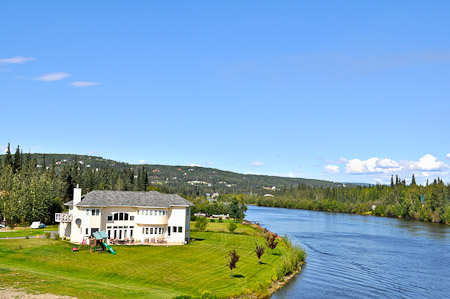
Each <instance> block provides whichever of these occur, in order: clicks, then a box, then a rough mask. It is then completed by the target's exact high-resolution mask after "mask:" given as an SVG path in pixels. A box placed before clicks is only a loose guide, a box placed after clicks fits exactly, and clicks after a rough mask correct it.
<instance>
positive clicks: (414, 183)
mask: <svg viewBox="0 0 450 299" xmlns="http://www.w3.org/2000/svg"><path fill="white" fill-rule="evenodd" d="M415 185H416V177H415V176H414V173H413V175H412V178H411V186H415Z"/></svg>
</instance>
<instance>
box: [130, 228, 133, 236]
mask: <svg viewBox="0 0 450 299" xmlns="http://www.w3.org/2000/svg"><path fill="white" fill-rule="evenodd" d="M130 238H133V230H132V229H130Z"/></svg>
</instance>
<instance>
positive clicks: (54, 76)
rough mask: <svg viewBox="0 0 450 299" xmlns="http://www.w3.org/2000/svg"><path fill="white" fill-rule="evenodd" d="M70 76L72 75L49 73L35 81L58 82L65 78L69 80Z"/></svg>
mask: <svg viewBox="0 0 450 299" xmlns="http://www.w3.org/2000/svg"><path fill="white" fill-rule="evenodd" d="M69 76H70V74H68V73H63V72H56V73H47V74H43V75H42V76H39V77H37V78H34V80H37V81H58V80H62V79H64V78H67V77H69Z"/></svg>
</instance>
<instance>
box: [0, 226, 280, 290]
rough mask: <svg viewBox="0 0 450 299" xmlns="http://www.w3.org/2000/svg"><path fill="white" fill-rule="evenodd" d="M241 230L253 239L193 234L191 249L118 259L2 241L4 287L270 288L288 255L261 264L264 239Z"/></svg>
mask: <svg viewBox="0 0 450 299" xmlns="http://www.w3.org/2000/svg"><path fill="white" fill-rule="evenodd" d="M221 225H222V228H221V227H220V226H221ZM224 225H226V224H218V223H215V224H213V226H214V227H213V226H211V227H210V229H212V230H222V229H224V228H223V226H224ZM238 230H240V231H241V232H242V231H244V230H245V231H247V233H249V232H250V233H253V235H244V234H230V233H219V232H203V233H200V232H194V233H192V234H191V235H192V237H193V238H196V239H199V240H197V241H194V242H192V243H191V244H189V245H186V246H174V247H151V246H115V247H114V248H115V250H116V251H117V255H115V256H114V255H111V254H109V253H102V254H100V253H93V254H89V253H88V252H87V251H86V250H84V251H81V252H79V253H72V252H71V247H72V245H71V244H69V243H65V242H61V241H55V240H49V239H29V240H0V285H5V286H6V285H9V286H11V285H13V286H16V287H24V288H26V289H28V290H33V291H38V292H41V293H55V294H61V295H72V296H76V297H79V298H129V297H138V298H143V297H146V298H150V297H151V298H155V297H159V298H171V297H173V296H176V295H180V294H187V295H200V293H201V292H203V291H205V290H208V291H211V292H214V293H215V294H216V295H218V296H221V297H224V296H229V295H232V294H239V293H241V292H246V291H248V290H249V289H256V288H258V286H259V285H260V284H261V283H262V284H264V285H267V284H268V283H269V281H270V279H271V278H272V277H273V276H274V275H275V271H276V267H277V264H278V262H279V261H280V260H281V259H282V256H283V255H284V254H285V253H286V250H285V248H283V247H280V248H279V249H277V250H276V252H278V253H279V255H270V254H266V255H264V256H263V258H262V261H263V262H264V263H265V264H262V265H258V261H257V258H256V256H255V253H254V244H255V242H262V240H263V239H262V237H261V236H259V235H258V234H257V233H256V232H255V231H254V230H253V229H252V228H243V227H242V226H241V225H240V227H239V229H238ZM19 244H20V245H21V246H22V247H23V249H22V250H19V249H18V247H19ZM232 249H236V251H237V252H238V254H239V255H240V257H241V259H240V261H239V262H238V264H237V268H236V269H235V270H234V271H233V274H234V275H236V277H234V278H233V279H231V278H230V277H229V275H230V271H229V269H228V268H227V267H226V255H227V253H228V252H229V251H230V250H232Z"/></svg>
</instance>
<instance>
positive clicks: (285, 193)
mask: <svg viewBox="0 0 450 299" xmlns="http://www.w3.org/2000/svg"><path fill="white" fill-rule="evenodd" d="M245 202H246V203H249V204H256V205H259V206H266V207H281V208H291V209H305V210H315V211H329V212H343V213H359V214H364V213H371V214H373V215H376V216H387V217H400V218H406V219H416V220H421V221H432V222H441V223H450V184H447V185H445V184H444V182H443V181H442V179H439V178H438V179H436V180H434V181H433V182H431V183H430V184H428V183H427V184H426V185H425V186H421V185H417V184H416V182H415V178H414V176H413V178H412V183H411V184H410V185H407V184H406V182H405V180H401V179H400V178H399V177H398V176H396V178H395V180H394V178H393V177H392V180H391V184H390V185H379V184H378V185H373V186H356V187H336V188H316V187H311V186H307V185H304V184H300V185H298V186H296V187H294V186H291V187H289V188H283V189H282V190H280V192H278V193H277V195H276V196H275V197H261V196H259V197H256V196H246V197H245ZM374 205H375V209H374V210H373V206H374Z"/></svg>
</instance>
